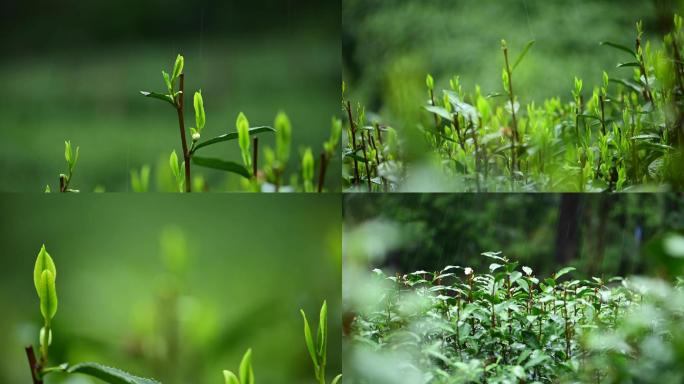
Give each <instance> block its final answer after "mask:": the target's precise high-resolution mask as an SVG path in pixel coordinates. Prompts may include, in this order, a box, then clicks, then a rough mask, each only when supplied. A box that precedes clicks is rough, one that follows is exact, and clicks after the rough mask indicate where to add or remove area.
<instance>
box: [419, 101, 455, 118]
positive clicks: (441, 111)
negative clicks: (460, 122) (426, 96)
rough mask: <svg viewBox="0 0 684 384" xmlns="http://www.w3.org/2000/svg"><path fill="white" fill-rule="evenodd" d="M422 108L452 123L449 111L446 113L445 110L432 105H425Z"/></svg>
mask: <svg viewBox="0 0 684 384" xmlns="http://www.w3.org/2000/svg"><path fill="white" fill-rule="evenodd" d="M423 108H425V109H426V110H427V111H428V112H431V113H434V114H436V115H438V116H440V117H442V118H444V119H446V120H449V121H454V118H453V117H452V115H451V113H449V111H447V110H446V108H443V107H436V106H433V105H426V106H425V107H423Z"/></svg>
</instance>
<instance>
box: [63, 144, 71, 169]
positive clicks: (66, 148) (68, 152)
mask: <svg viewBox="0 0 684 384" xmlns="http://www.w3.org/2000/svg"><path fill="white" fill-rule="evenodd" d="M71 157H72V152H71V141H69V140H67V141H65V142H64V159H65V160H66V162H67V164H69V165H71V161H72V159H71Z"/></svg>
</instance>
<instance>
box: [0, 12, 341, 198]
mask: <svg viewBox="0 0 684 384" xmlns="http://www.w3.org/2000/svg"><path fill="white" fill-rule="evenodd" d="M0 43H1V44H2V47H3V53H2V55H0V84H2V88H3V97H2V98H1V100H0V115H1V116H2V119H0V120H1V121H0V137H1V138H2V140H0V190H2V191H36V192H42V191H43V190H44V188H45V185H46V184H51V185H52V189H53V190H56V188H55V186H56V185H57V184H58V180H59V179H58V176H59V173H60V172H65V168H66V166H65V163H64V155H63V153H64V140H67V139H69V140H71V141H72V143H73V144H74V145H78V146H80V148H81V149H80V160H79V164H78V165H77V168H76V173H75V176H74V180H73V185H74V187H76V188H80V189H81V190H82V191H92V190H93V189H95V188H96V187H97V189H99V190H101V189H105V190H107V191H128V190H130V170H131V169H134V168H140V167H141V166H142V165H144V164H148V165H150V166H151V167H152V177H151V183H150V184H151V188H152V190H155V189H157V190H166V189H171V188H172V183H171V182H170V177H169V176H168V174H170V171H169V170H168V168H169V167H168V156H169V154H170V153H171V150H172V149H175V150H176V152H177V153H180V152H181V149H180V139H179V137H178V126H177V117H176V115H175V113H174V111H173V109H172V108H170V107H169V106H168V105H165V104H163V103H161V102H159V101H156V100H150V99H146V98H144V97H142V96H140V94H139V91H141V90H152V91H159V90H163V89H164V83H163V79H162V76H161V70H162V69H165V70H166V71H167V72H170V70H171V69H172V66H173V61H174V59H175V57H176V54H178V53H183V54H184V56H185V72H186V92H187V93H188V95H190V97H191V96H192V93H191V92H190V91H194V90H197V89H202V92H203V96H204V102H205V109H206V113H207V126H206V128H205V130H204V132H203V136H205V137H207V138H208V137H213V136H217V135H219V134H222V133H225V132H228V131H231V132H232V131H235V120H236V117H237V115H238V113H239V112H240V111H243V112H244V113H245V114H246V115H247V117H248V118H249V121H250V123H252V125H254V126H257V125H273V120H274V117H275V115H276V113H277V112H278V111H279V110H284V111H285V112H286V113H287V114H288V115H289V117H290V119H291V121H292V124H293V147H292V159H291V166H290V168H289V169H288V173H289V172H297V171H298V169H299V165H300V162H299V161H298V160H297V161H296V160H295V159H294V158H297V159H298V158H299V150H300V148H302V147H304V146H311V147H312V148H313V149H314V153H316V154H317V153H319V152H320V150H321V148H322V144H323V141H324V140H325V139H327V138H328V136H329V131H330V121H331V118H332V116H338V115H339V114H340V105H339V89H340V76H341V75H340V74H341V59H340V3H339V2H335V1H317V0H301V1H300V0H298V1H295V0H285V1H283V0H255V1H249V2H247V1H220V0H199V1H192V2H190V1H181V0H170V1H167V0H164V1H162V0H151V1H143V2H141V1H134V0H120V1H105V2H92V1H85V0H66V1H60V2H58V3H57V2H46V1H41V0H27V1H10V2H3V4H2V11H1V12H0ZM186 100H190V101H189V102H186V107H187V109H186V115H187V116H186V117H187V119H186V120H187V121H186V124H189V123H190V122H191V121H193V122H194V118H193V114H192V101H191V100H192V99H188V98H186ZM188 126H191V125H188ZM260 140H261V141H260V144H261V145H260V148H263V146H264V145H265V144H268V145H272V144H273V142H274V140H273V135H262V136H261V139H260ZM218 147H219V148H215V149H213V148H212V149H213V152H212V150H209V151H208V152H207V154H208V155H215V156H220V157H222V158H225V159H229V160H233V161H240V154H239V149H238V145H237V142H230V143H226V144H225V145H219V146H218ZM337 159H338V157H337V156H336V157H335V159H334V161H335V162H333V163H332V164H330V167H329V170H328V176H327V180H328V183H329V184H328V185H329V186H330V188H331V189H332V188H335V186H337V185H339V179H340V177H339V174H340V173H339V170H340V165H339V161H338V160H337ZM196 168H197V167H196ZM195 172H197V174H202V175H203V176H204V178H205V180H206V181H207V182H208V185H209V187H211V188H212V189H213V190H225V189H234V188H237V187H238V186H239V179H238V177H236V176H228V177H227V176H226V175H225V173H223V172H220V171H213V170H206V169H201V170H200V169H197V170H196V171H195Z"/></svg>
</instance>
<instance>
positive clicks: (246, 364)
mask: <svg viewBox="0 0 684 384" xmlns="http://www.w3.org/2000/svg"><path fill="white" fill-rule="evenodd" d="M240 384H254V371H253V370H252V349H251V348H250V349H248V350H247V352H245V355H244V356H243V357H242V361H241V362H240Z"/></svg>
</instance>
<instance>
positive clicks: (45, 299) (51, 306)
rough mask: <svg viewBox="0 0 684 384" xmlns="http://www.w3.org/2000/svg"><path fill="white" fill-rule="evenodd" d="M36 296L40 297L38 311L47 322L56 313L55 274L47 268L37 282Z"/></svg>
mask: <svg viewBox="0 0 684 384" xmlns="http://www.w3.org/2000/svg"><path fill="white" fill-rule="evenodd" d="M38 297H40V313H41V314H42V315H43V318H44V319H45V321H47V322H48V323H49V322H50V320H52V318H53V317H55V314H56V313H57V288H56V286H55V275H53V274H52V272H51V271H50V270H49V269H46V270H44V271H43V273H42V274H41V276H40V282H39V283H38Z"/></svg>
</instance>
